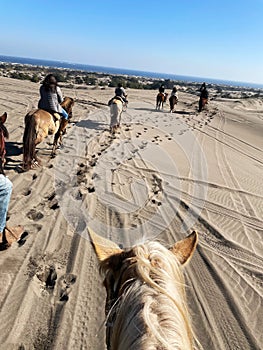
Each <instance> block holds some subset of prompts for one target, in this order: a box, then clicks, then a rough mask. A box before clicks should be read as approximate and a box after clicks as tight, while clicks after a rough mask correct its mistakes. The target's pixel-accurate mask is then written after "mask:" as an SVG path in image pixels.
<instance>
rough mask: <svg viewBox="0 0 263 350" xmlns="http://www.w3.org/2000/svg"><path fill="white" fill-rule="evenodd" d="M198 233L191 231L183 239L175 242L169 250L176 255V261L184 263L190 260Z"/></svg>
mask: <svg viewBox="0 0 263 350" xmlns="http://www.w3.org/2000/svg"><path fill="white" fill-rule="evenodd" d="M197 241H198V234H197V232H196V231H193V232H192V233H191V234H190V235H189V236H187V237H186V238H185V239H183V240H181V241H178V242H176V243H175V244H174V245H173V246H172V247H171V248H170V250H171V251H172V252H173V254H174V255H175V256H176V257H177V259H178V261H179V262H180V263H181V264H182V265H184V264H186V263H187V262H188V261H190V259H191V257H192V255H193V254H194V251H195V248H196V246H197Z"/></svg>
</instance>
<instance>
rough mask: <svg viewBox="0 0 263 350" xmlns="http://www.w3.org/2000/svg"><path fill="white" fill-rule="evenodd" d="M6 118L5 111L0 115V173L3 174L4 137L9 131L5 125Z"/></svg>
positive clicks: (6, 136)
mask: <svg viewBox="0 0 263 350" xmlns="http://www.w3.org/2000/svg"><path fill="white" fill-rule="evenodd" d="M6 119H7V113H6V112H5V113H4V114H3V115H1V117H0V174H4V165H5V155H6V149H5V139H8V137H9V133H8V131H7V128H6V127H5V125H4V124H5V122H6Z"/></svg>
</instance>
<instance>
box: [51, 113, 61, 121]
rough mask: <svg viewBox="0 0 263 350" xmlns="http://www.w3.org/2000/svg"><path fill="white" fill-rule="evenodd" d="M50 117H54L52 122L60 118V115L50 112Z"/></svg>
mask: <svg viewBox="0 0 263 350" xmlns="http://www.w3.org/2000/svg"><path fill="white" fill-rule="evenodd" d="M51 114H52V117H53V118H54V122H55V123H56V121H59V120H60V119H61V115H60V114H59V113H57V112H55V113H51Z"/></svg>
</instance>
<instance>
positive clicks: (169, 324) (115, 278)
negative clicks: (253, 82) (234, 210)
mask: <svg viewBox="0 0 263 350" xmlns="http://www.w3.org/2000/svg"><path fill="white" fill-rule="evenodd" d="M88 230H89V235H90V238H91V242H92V245H93V247H94V250H95V252H96V255H97V257H98V260H99V265H100V271H101V272H102V273H103V274H104V275H105V279H104V283H103V284H104V286H105V288H106V292H107V299H106V306H105V314H106V343H107V349H111V350H120V349H121V350H145V349H173V350H176V349H187V350H191V349H194V342H195V341H197V342H198V340H197V339H196V337H195V335H194V332H193V329H192V327H191V322H190V315H189V311H188V308H187V303H186V293H185V283H184V276H183V273H182V265H185V264H186V263H187V262H188V261H189V260H190V259H191V257H192V255H193V252H194V250H195V248H196V245H197V240H198V234H197V233H196V232H195V231H193V232H192V233H191V234H190V235H189V236H188V237H186V238H185V239H183V240H181V241H179V242H177V243H175V244H174V245H173V246H172V247H171V248H170V249H169V250H168V249H167V248H165V247H164V246H163V245H161V244H160V243H158V242H148V243H144V244H140V245H137V246H135V247H133V248H132V249H129V250H122V249H120V248H119V246H118V245H117V244H115V243H113V242H112V241H109V240H107V239H106V238H102V237H101V236H99V235H97V234H96V233H95V232H94V231H93V230H91V229H90V228H88Z"/></svg>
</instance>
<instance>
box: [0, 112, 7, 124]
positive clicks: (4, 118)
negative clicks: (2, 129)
mask: <svg viewBox="0 0 263 350" xmlns="http://www.w3.org/2000/svg"><path fill="white" fill-rule="evenodd" d="M6 119H7V113H6V112H5V113H4V114H3V115H2V116H1V117H0V120H1V123H2V124H4V123H5V122H6Z"/></svg>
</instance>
